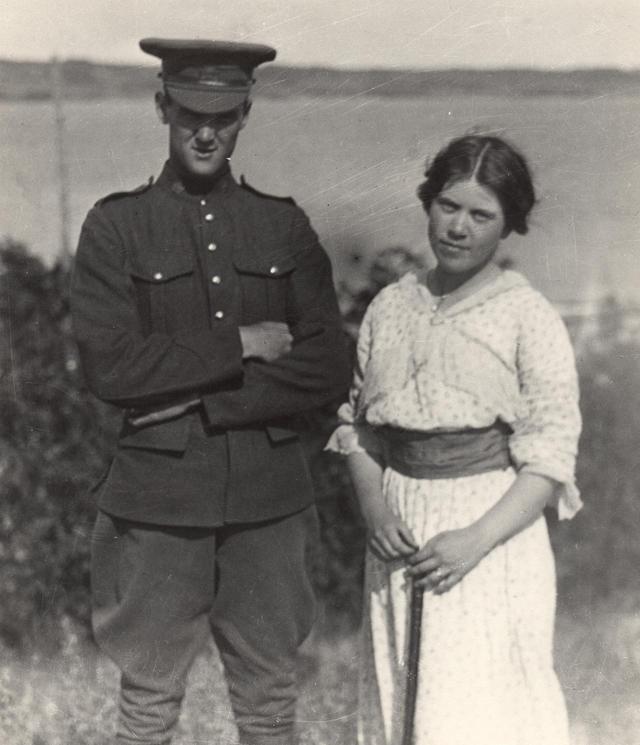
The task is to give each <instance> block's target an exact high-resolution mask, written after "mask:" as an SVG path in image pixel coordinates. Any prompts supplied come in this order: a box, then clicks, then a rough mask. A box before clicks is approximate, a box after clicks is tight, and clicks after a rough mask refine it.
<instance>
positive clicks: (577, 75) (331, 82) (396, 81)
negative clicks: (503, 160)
mask: <svg viewBox="0 0 640 745" xmlns="http://www.w3.org/2000/svg"><path fill="white" fill-rule="evenodd" d="M61 71H62V84H63V87H64V94H65V96H67V97H68V98H71V99H101V98H109V97H123V98H129V97H137V96H144V95H150V94H152V93H153V91H154V90H156V88H157V84H158V78H157V68H156V67H153V66H151V65H148V64H144V65H108V64H100V63H95V62H89V61H86V60H65V61H64V62H62V63H61ZM51 89H52V85H51V69H50V65H49V64H48V63H46V62H15V61H10V60H1V59H0V100H3V99H4V100H46V99H48V98H50V97H51ZM256 93H257V95H258V96H265V97H270V98H286V97H289V96H304V95H307V96H344V97H351V96H361V95H376V96H391V97H393V96H396V97H400V96H448V95H456V94H472V95H502V96H504V95H507V96H544V95H562V96H599V95H612V94H630V95H637V94H638V93H640V70H630V71H625V70H617V69H604V68H603V69H600V68H598V69H580V70H540V69H518V68H516V69H494V70H477V69H475V70H474V69H447V70H407V69H399V70H392V69H373V70H343V69H337V68H324V67H283V66H280V65H269V66H266V67H265V68H264V69H261V71H260V75H259V80H258V85H257V87H256Z"/></svg>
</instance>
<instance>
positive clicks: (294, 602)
mask: <svg viewBox="0 0 640 745" xmlns="http://www.w3.org/2000/svg"><path fill="white" fill-rule="evenodd" d="M316 535H317V514H316V511H315V507H310V508H307V509H305V510H303V511H301V512H298V513H295V514H293V515H289V516H286V517H283V518H279V519H276V520H270V521H268V522H263V523H256V524H253V523H252V524H243V525H225V526H222V527H219V528H206V529H204V528H185V527H164V526H154V525H149V524H141V523H137V522H136V523H134V522H130V521H127V520H123V519H120V518H115V517H112V516H110V515H108V514H106V513H104V512H100V513H99V514H98V517H97V520H96V524H95V528H94V533H93V542H92V566H91V577H92V598H93V616H92V620H93V629H94V635H95V639H96V641H97V643H98V644H99V646H100V647H101V648H102V650H103V651H104V652H105V653H106V654H107V655H108V656H110V657H111V658H112V659H113V660H114V662H115V663H116V664H117V666H118V667H119V669H120V671H121V687H120V700H119V720H118V728H117V734H116V742H117V743H118V745H134V743H135V745H166V744H167V743H169V742H171V738H172V734H173V732H174V730H175V727H176V724H177V721H178V717H179V713H180V707H181V702H182V699H183V697H184V694H185V687H186V678H187V674H188V672H189V669H190V668H191V665H192V663H193V661H194V659H195V657H196V655H197V654H198V652H199V651H200V650H201V649H202V647H203V645H204V644H205V642H206V639H207V637H208V636H209V634H211V633H212V634H213V637H214V640H215V642H216V644H217V647H218V650H219V652H220V656H221V659H222V662H223V666H224V670H225V675H226V680H227V685H228V690H229V697H230V700H231V705H232V708H233V713H234V716H235V721H236V724H237V726H238V732H239V742H240V743H241V744H242V745H292V744H293V743H295V742H296V736H295V704H296V691H297V686H296V656H297V650H298V647H299V645H300V644H301V643H302V641H303V640H304V639H305V637H306V636H307V635H308V633H309V631H310V629H311V625H312V623H313V619H314V614H315V604H314V597H313V591H312V588H311V583H310V580H309V572H308V555H309V551H308V548H309V545H310V543H311V542H312V541H314V540H315V538H316ZM214 704H215V702H212V710H215V705H214Z"/></svg>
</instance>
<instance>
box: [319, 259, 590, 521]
mask: <svg viewBox="0 0 640 745" xmlns="http://www.w3.org/2000/svg"><path fill="white" fill-rule="evenodd" d="M437 300H438V299H437V298H435V297H433V296H432V295H431V294H430V293H429V291H428V290H427V288H426V287H425V286H423V285H422V284H420V283H419V282H418V281H417V279H416V277H415V276H414V275H413V274H406V275H405V276H404V277H403V278H402V279H401V280H400V281H399V282H396V283H394V284H392V285H389V286H388V287H386V288H385V289H383V290H382V291H381V292H380V293H379V294H378V295H377V296H376V298H375V299H374V300H373V302H372V303H371V304H370V306H369V308H368V310H367V313H366V314H365V317H364V319H363V322H362V326H361V329H360V336H359V339H358V349H357V369H356V371H355V375H354V381H353V385H352V388H351V392H350V397H349V401H348V403H346V404H344V405H343V406H342V407H341V408H340V411H339V412H338V414H339V418H340V421H341V422H342V426H341V427H339V428H338V430H337V431H336V432H335V433H334V435H333V437H332V438H331V440H330V442H329V445H328V447H329V449H333V450H337V451H339V452H342V453H348V452H350V451H352V450H353V449H354V448H355V449H358V447H362V444H361V443H359V440H360V439H361V438H363V437H364V438H366V440H367V445H366V448H364V449H367V450H371V449H376V448H377V449H380V448H381V446H380V445H378V446H376V445H374V444H373V443H372V438H373V437H374V433H375V429H373V430H372V429H371V427H372V425H373V427H375V426H376V425H384V424H390V425H395V426H398V427H404V428H406V429H415V430H420V431H424V430H433V429H441V430H442V429H444V430H447V429H461V428H465V427H486V426H489V425H491V424H493V422H495V420H496V419H501V420H502V421H504V422H507V423H508V424H509V425H511V427H512V429H513V430H514V434H513V436H512V437H511V440H510V449H511V456H512V458H513V460H514V462H515V463H516V465H517V468H518V469H525V470H529V471H532V472H535V473H539V474H541V475H545V476H549V477H550V478H552V479H554V480H555V481H557V482H558V484H559V487H558V490H557V497H558V502H559V505H558V508H559V515H560V517H561V518H565V517H572V516H573V515H574V514H575V513H576V512H577V511H578V510H579V509H580V507H581V504H582V503H581V501H580V497H579V493H578V490H577V488H576V486H575V483H574V469H575V459H576V453H577V443H578V436H579V434H580V426H581V421H580V410H579V407H578V383H577V375H576V370H575V363H574V357H573V350H572V348H571V343H570V341H569V337H568V334H567V330H566V328H565V326H564V324H563V322H562V319H561V318H560V316H559V314H558V313H557V311H556V310H555V309H554V308H553V307H552V306H551V305H550V303H549V302H548V301H547V300H546V299H545V298H544V297H543V296H542V295H541V294H540V293H539V292H537V291H536V290H534V289H533V288H532V287H531V286H530V285H529V283H528V282H527V280H526V279H525V278H524V277H523V276H522V275H521V274H519V273H518V272H513V271H505V272H502V273H501V274H500V275H498V277H497V278H496V279H494V280H493V281H492V282H490V283H488V284H487V285H484V286H483V287H481V288H480V289H479V290H478V291H476V292H475V293H474V294H473V295H471V296H469V297H467V298H465V299H464V300H462V301H460V302H459V303H456V304H455V305H452V306H450V308H449V309H448V310H445V311H443V312H442V311H439V310H437V309H436V310H434V308H437V304H438V303H437Z"/></svg>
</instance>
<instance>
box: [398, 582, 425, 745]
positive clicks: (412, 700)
mask: <svg viewBox="0 0 640 745" xmlns="http://www.w3.org/2000/svg"><path fill="white" fill-rule="evenodd" d="M422 597H423V590H422V588H421V587H418V586H416V585H415V584H414V585H413V586H412V588H411V608H410V613H411V617H410V620H409V652H408V657H407V689H406V696H405V705H404V723H403V727H402V745H413V725H414V721H415V713H416V694H417V692H418V663H419V661H420V636H421V633H422Z"/></svg>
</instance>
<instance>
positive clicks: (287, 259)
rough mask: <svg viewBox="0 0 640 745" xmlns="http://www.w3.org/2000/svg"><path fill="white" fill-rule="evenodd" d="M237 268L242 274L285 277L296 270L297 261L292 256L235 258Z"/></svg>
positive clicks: (275, 277)
mask: <svg viewBox="0 0 640 745" xmlns="http://www.w3.org/2000/svg"><path fill="white" fill-rule="evenodd" d="M233 263H234V266H235V268H236V269H237V270H238V271H239V272H240V273H241V274H257V275H259V276H262V277H273V278H274V279H277V278H278V277H284V276H285V275H287V274H289V273H291V272H292V271H293V270H294V269H295V268H296V260H295V259H294V258H293V257H292V256H284V257H282V258H274V257H272V258H268V257H266V256H265V257H264V258H263V257H261V256H255V257H242V258H235V259H234V261H233Z"/></svg>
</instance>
